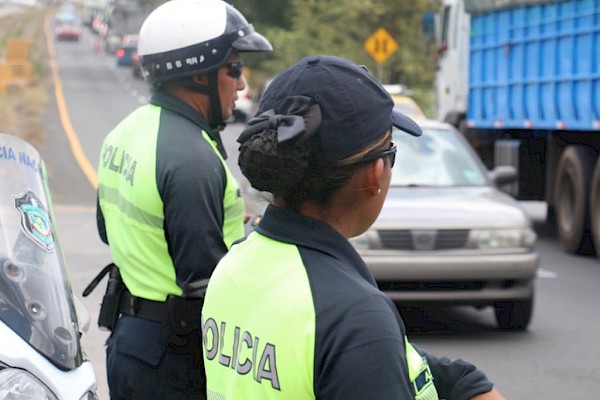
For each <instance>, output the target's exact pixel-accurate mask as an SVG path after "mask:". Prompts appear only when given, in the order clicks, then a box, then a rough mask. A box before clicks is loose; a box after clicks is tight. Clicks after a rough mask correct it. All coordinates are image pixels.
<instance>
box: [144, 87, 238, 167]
mask: <svg viewBox="0 0 600 400" xmlns="http://www.w3.org/2000/svg"><path fill="white" fill-rule="evenodd" d="M150 103H151V104H154V105H156V106H159V107H162V108H165V109H168V110H170V111H173V112H174V113H177V114H179V115H181V116H183V117H185V118H186V119H189V120H190V121H192V122H193V123H194V124H196V125H198V126H199V127H200V128H201V129H202V130H203V131H205V132H206V133H207V134H208V136H210V137H211V139H212V140H214V141H215V142H216V143H217V147H218V149H219V152H220V153H221V156H222V157H223V159H227V152H226V151H225V146H223V141H222V140H221V134H220V132H219V131H218V130H213V129H212V128H211V127H210V125H209V123H208V122H207V121H206V119H205V118H204V117H203V116H202V114H200V113H199V112H198V111H196V110H194V109H193V108H192V107H191V106H190V105H189V104H187V103H186V102H184V101H182V100H181V99H179V98H178V97H176V96H173V95H172V94H170V93H168V92H166V91H164V90H160V89H155V90H154V91H153V92H152V97H151V98H150Z"/></svg>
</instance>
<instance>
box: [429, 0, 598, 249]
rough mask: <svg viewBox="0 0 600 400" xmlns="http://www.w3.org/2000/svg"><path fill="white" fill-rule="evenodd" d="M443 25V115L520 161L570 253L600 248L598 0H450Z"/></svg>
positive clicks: (439, 86)
mask: <svg viewBox="0 0 600 400" xmlns="http://www.w3.org/2000/svg"><path fill="white" fill-rule="evenodd" d="M437 22H438V23H437V24H436V37H437V40H438V45H439V46H438V51H437V62H438V73H437V76H436V85H435V87H436V110H437V118H438V119H441V120H445V121H447V122H450V123H452V124H453V125H455V126H457V127H458V128H459V129H460V130H461V131H462V132H463V133H464V135H465V136H466V137H467V138H468V139H469V141H470V142H471V143H472V144H473V146H474V147H475V149H476V150H477V152H478V153H479V155H480V156H481V158H482V160H483V161H484V162H485V163H486V164H487V165H488V167H490V168H491V167H493V166H494V165H507V164H508V165H514V166H515V167H516V168H517V170H518V171H519V180H518V183H516V184H515V185H513V186H512V187H510V188H508V190H509V191H510V192H511V194H513V195H514V196H515V197H517V198H518V199H520V200H535V201H543V202H545V203H546V204H547V206H548V222H551V223H554V224H556V228H557V231H558V234H559V237H560V239H561V242H562V244H563V246H564V248H565V250H566V251H568V252H570V253H580V254H590V253H593V252H594V251H596V253H597V254H600V159H599V158H598V153H599V151H600V0H566V1H560V0H554V1H540V0H464V1H463V0H445V1H444V4H443V6H442V10H441V12H440V13H439V15H438V16H437ZM594 246H595V249H594Z"/></svg>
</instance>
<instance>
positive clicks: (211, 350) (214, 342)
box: [202, 318, 438, 400]
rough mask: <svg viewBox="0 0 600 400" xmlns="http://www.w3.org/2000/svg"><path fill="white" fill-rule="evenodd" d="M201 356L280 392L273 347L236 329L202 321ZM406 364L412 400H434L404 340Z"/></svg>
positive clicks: (423, 369)
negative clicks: (411, 387) (202, 353)
mask: <svg viewBox="0 0 600 400" xmlns="http://www.w3.org/2000/svg"><path fill="white" fill-rule="evenodd" d="M202 340H203V344H204V355H205V356H206V359H207V360H208V361H209V362H218V363H219V364H220V365H221V366H223V368H228V369H231V370H234V371H235V372H236V373H237V374H239V375H245V376H247V378H248V379H252V380H254V381H255V382H256V383H257V384H260V385H265V384H266V385H270V386H271V388H272V389H274V390H277V391H283V389H284V388H282V387H281V384H280V382H279V374H278V371H277V351H276V346H275V344H273V343H269V342H268V341H265V340H264V339H263V340H261V338H259V337H257V336H253V335H252V334H251V333H250V332H248V331H247V330H244V331H243V330H242V328H240V327H239V326H233V327H232V326H231V325H229V326H228V324H227V322H225V321H221V322H220V323H219V322H217V321H215V320H214V319H213V318H207V319H206V320H204V318H202ZM405 345H406V361H407V364H408V372H409V376H410V381H411V383H412V385H413V389H414V393H415V400H438V394H437V391H436V389H435V385H434V383H433V375H432V373H431V369H430V367H429V365H428V363H427V361H426V359H425V358H424V357H422V356H421V355H420V354H419V353H418V352H417V350H416V349H415V348H414V347H413V346H412V345H411V344H410V343H409V342H408V339H407V338H406V337H405Z"/></svg>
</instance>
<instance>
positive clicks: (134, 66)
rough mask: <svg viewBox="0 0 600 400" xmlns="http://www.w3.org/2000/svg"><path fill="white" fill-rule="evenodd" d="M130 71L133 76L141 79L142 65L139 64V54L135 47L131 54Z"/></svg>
mask: <svg viewBox="0 0 600 400" xmlns="http://www.w3.org/2000/svg"><path fill="white" fill-rule="evenodd" d="M131 72H132V74H133V76H134V77H136V78H139V79H142V78H143V75H142V66H141V65H140V55H139V54H138V52H137V49H136V50H135V51H134V52H133V54H132V56H131Z"/></svg>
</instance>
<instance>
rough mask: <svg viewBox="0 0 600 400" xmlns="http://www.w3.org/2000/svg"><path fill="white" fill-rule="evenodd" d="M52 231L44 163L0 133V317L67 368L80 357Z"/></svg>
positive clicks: (70, 300) (26, 146)
mask: <svg viewBox="0 0 600 400" xmlns="http://www.w3.org/2000/svg"><path fill="white" fill-rule="evenodd" d="M55 229H56V226H55V223H54V213H53V211H52V204H51V199H50V192H49V190H48V184H47V176H46V168H45V165H44V161H43V160H42V159H41V157H40V155H39V153H38V152H37V150H35V148H33V147H32V146H31V145H29V144H28V143H26V142H25V141H23V140H21V139H19V138H17V137H15V136H10V135H6V134H0V320H2V322H4V324H6V325H7V326H8V327H9V328H11V329H12V330H13V331H14V332H16V333H17V334H18V335H19V336H20V337H21V338H23V340H25V341H27V342H28V343H29V344H30V345H31V346H32V347H33V348H35V349H36V350H37V351H38V352H40V353H41V354H42V355H44V356H45V357H46V358H47V359H48V360H49V361H51V362H52V363H53V364H55V365H56V366H57V367H59V368H61V369H63V370H71V369H74V368H77V367H78V366H80V365H81V363H82V359H83V357H82V352H81V348H80V343H79V326H78V321H77V316H76V315H77V314H76V310H75V305H74V301H73V294H72V291H71V287H70V285H69V280H68V276H67V269H66V267H65V260H64V256H63V253H62V250H61V248H60V246H59V243H58V238H57V235H56V230H55ZM0 346H1V344H0Z"/></svg>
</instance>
